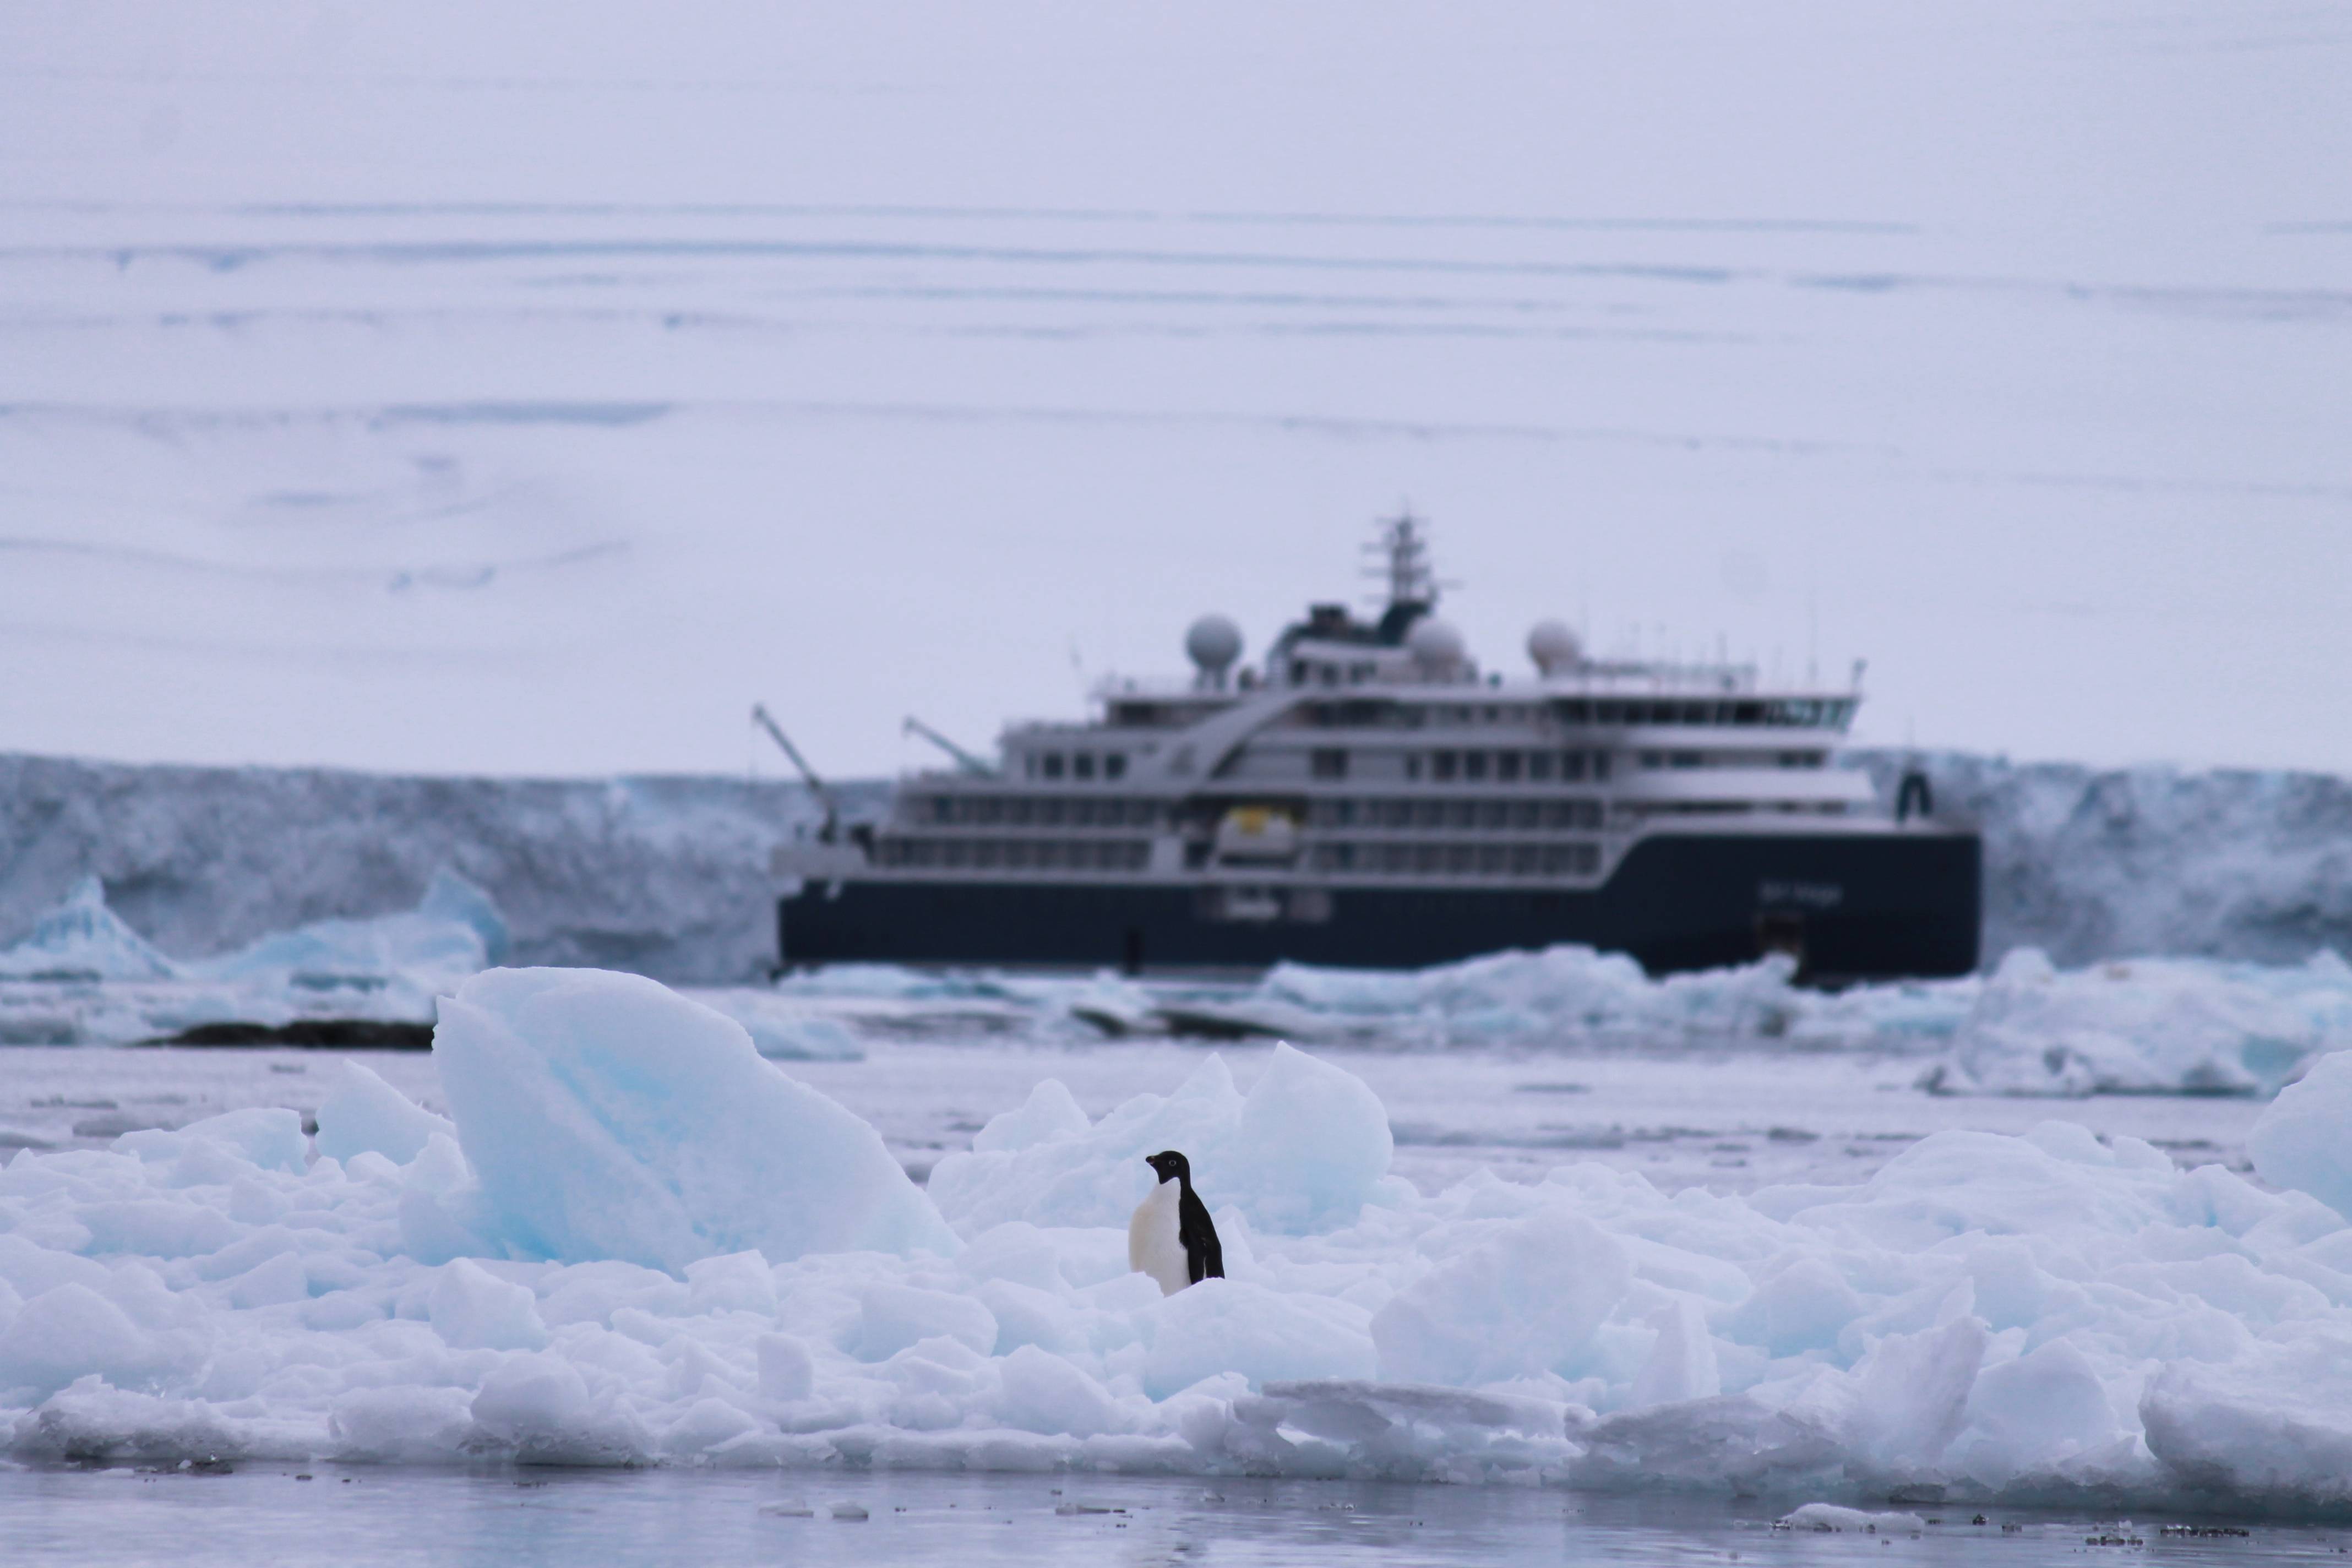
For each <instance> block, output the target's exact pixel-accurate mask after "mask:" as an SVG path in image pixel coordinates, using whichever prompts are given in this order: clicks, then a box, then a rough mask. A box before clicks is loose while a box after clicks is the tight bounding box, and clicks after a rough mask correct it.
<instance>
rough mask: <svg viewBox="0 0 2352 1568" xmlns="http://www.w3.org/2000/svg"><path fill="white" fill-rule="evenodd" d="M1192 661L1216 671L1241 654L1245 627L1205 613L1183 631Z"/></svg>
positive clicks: (1226, 666)
mask: <svg viewBox="0 0 2352 1568" xmlns="http://www.w3.org/2000/svg"><path fill="white" fill-rule="evenodd" d="M1184 651H1185V652H1186V653H1187V654H1189V655H1191V656H1192V662H1193V663H1194V664H1197V665H1199V666H1200V667H1201V668H1202V669H1204V670H1206V671H1208V672H1210V673H1211V674H1215V673H1217V672H1218V671H1220V670H1223V669H1225V668H1228V667H1229V666H1231V665H1232V663H1233V662H1234V660H1235V659H1237V658H1241V656H1242V629H1241V627H1239V626H1235V625H1234V623H1233V622H1232V621H1230V620H1228V619H1226V618H1225V617H1224V616H1202V617H1201V618H1200V619H1199V620H1197V621H1194V622H1193V623H1192V629H1191V630H1189V631H1187V632H1186V633H1185V634H1184Z"/></svg>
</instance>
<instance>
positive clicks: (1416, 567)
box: [1365, 502, 1438, 607]
mask: <svg viewBox="0 0 2352 1568" xmlns="http://www.w3.org/2000/svg"><path fill="white" fill-rule="evenodd" d="M1380 530H1381V531H1380V537H1379V538H1378V539H1376V540H1374V541H1373V542H1371V543H1370V544H1369V545H1366V546H1365V549H1366V551H1367V552H1370V553H1372V554H1376V555H1380V556H1381V557H1383V558H1384V563H1383V564H1382V565H1381V567H1379V568H1377V569H1376V570H1375V571H1374V572H1373V573H1372V575H1374V576H1379V577H1385V578H1386V579H1387V580H1388V590H1389V603H1390V604H1391V605H1430V606H1433V607H1434V606H1435V605H1436V604H1437V590H1438V582H1437V576H1436V574H1435V573H1433V572H1432V571H1431V570H1430V565H1429V538H1428V536H1427V535H1426V534H1424V533H1423V532H1422V531H1421V520H1420V519H1419V518H1417V517H1415V516H1413V515H1412V503H1411V502H1407V503H1406V504H1405V505H1404V507H1403V508H1402V510H1399V511H1398V513H1397V514H1396V516H1394V517H1392V518H1388V519H1385V520H1383V521H1381V524H1380Z"/></svg>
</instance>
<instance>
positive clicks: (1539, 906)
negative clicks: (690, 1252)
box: [777, 832, 1983, 981]
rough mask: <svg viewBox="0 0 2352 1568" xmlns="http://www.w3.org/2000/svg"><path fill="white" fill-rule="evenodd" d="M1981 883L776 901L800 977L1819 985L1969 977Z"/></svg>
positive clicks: (1959, 863)
mask: <svg viewBox="0 0 2352 1568" xmlns="http://www.w3.org/2000/svg"><path fill="white" fill-rule="evenodd" d="M1982 888H1983V872H1982V867H1981V855H1980V849H1979V841H1978V839H1977V838H1976V837H1975V836H1974V835H1972V834H1964V833H1944V832H1915V833H1893V834H1870V835H1859V834H1822V835H1817V836H1798V835H1783V834H1770V835H1766V834H1752V835H1744V834H1722V835H1715V836H1701V835H1687V836H1685V835H1673V836H1664V835H1662V836H1659V837H1652V838H1646V839H1644V840H1643V841H1642V842H1640V843H1639V844H1637V845H1635V846H1634V847H1633V849H1632V850H1631V851H1630V852H1629V853H1628V854H1627V855H1626V857H1625V858H1624V860H1623V862H1622V864H1621V865H1620V866H1619V867H1618V868H1617V871H1616V874H1615V875H1613V876H1612V877H1611V878H1610V879H1609V881H1608V882H1607V883H1606V884H1605V885H1604V886H1602V887H1601V888H1599V889H1593V890H1591V891H1577V892H1567V891H1551V890H1542V891H1538V890H1532V889H1530V890H1520V889H1438V888H1431V889H1417V888H1415V889H1406V888H1349V887H1345V886H1341V887H1335V888H1333V889H1331V892H1330V901H1329V908H1328V918H1326V919H1320V920H1316V921H1290V920H1269V921H1240V920H1230V919H1221V918H1216V917H1215V916H1213V914H1211V913H1208V912H1206V910H1205V909H1204V905H1203V901H1202V899H1201V897H1200V895H1199V893H1198V891H1197V890H1196V889H1192V888H1182V887H1168V886H1154V885H1151V884H1148V883H1132V882H1130V883H1120V882H1118V881H1114V880H1110V879H1106V880H1105V881H1103V882H1102V883H1100V884H1080V883H1076V882H1018V881H1009V880H1008V881H984V882H983V881H978V880H974V879H966V878H959V879H952V880H951V879H940V880H938V881H932V882H923V881H899V880H890V881H881V880H876V881H863V880H851V881H845V882H841V883H834V884H827V883H823V882H810V883H808V884H807V885H806V886H805V887H804V888H803V890H802V891H801V892H799V893H797V894H794V895H793V896H792V897H789V898H786V899H784V900H782V901H781V902H780V904H779V906H778V910H777V917H778V928H779V931H778V934H779V938H780V942H781V946H782V957H783V961H784V962H785V963H787V964H805V963H849V962H861V963H976V964H1005V965H1032V964H1034V965H1052V966H1061V965H1073V966H1081V967H1103V968H1124V969H1129V970H1134V969H1161V968H1166V969H1193V968H1234V969H1252V968H1262V967H1264V966H1265V965H1268V964H1271V963H1277V962H1280V961H1283V960H1290V961H1293V962H1297V963H1316V964H1328V965H1335V966H1341V967H1349V968H1374V969H1388V968H1413V967H1419V966H1421V965H1423V964H1430V963H1446V962H1449V961H1452V960H1454V959H1460V958H1468V957H1471V956H1474V955H1475V954H1478V953H1482V952H1498V951H1500V950H1502V949H1506V948H1539V947H1546V946H1549V945H1551V944H1553V943H1556V942H1581V943H1584V944H1586V945H1589V946H1591V947H1597V948H1601V949H1604V950H1607V951H1612V952H1626V953H1630V954H1632V955H1633V958H1635V959H1636V960H1637V961H1639V962H1640V963H1641V964H1642V965H1643V968H1645V969H1647V970H1649V971H1651V972H1652V973H1664V972H1668V971H1673V970H1685V969H1706V968H1713V967H1716V966H1718V965H1722V964H1731V963H1748V962H1749V961H1750V960H1752V959H1754V958H1756V957H1757V956H1758V955H1759V953H1761V952H1768V951H1772V950H1775V949H1780V950H1785V951H1790V952H1795V953H1797V954H1798V955H1799V956H1800V958H1801V963H1802V965H1803V969H1804V972H1805V973H1806V974H1807V975H1808V976H1811V977H1813V978H1816V979H1820V980H1823V981H1837V980H1846V979H1882V978H1891V977H1896V976H1905V975H1949V974H1964V973H1968V972H1969V971H1970V970H1972V969H1974V968H1975V967H1976V964H1977V948H1978V932H1979V925H1980V914H1981V905H1982Z"/></svg>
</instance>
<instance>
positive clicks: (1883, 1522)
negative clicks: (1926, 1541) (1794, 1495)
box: [1778, 1502, 1927, 1535]
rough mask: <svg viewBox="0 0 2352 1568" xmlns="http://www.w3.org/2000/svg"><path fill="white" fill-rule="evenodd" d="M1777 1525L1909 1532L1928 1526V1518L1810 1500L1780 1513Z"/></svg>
mask: <svg viewBox="0 0 2352 1568" xmlns="http://www.w3.org/2000/svg"><path fill="white" fill-rule="evenodd" d="M1778 1526H1779V1528H1780V1529H1783V1530H1811V1531H1822V1532H1824V1533H1826V1532H1829V1531H1844V1530H1850V1531H1854V1532H1856V1533H1857V1534H1874V1535H1908V1534H1910V1533H1911V1532H1912V1531H1921V1530H1925V1529H1927V1521H1926V1520H1924V1519H1922V1518H1920V1517H1919V1516H1918V1515H1917V1514H1916V1513H1902V1512H1895V1513H1872V1512H1870V1511H1869V1510H1866V1509H1859V1508H1844V1507H1841V1506H1840V1505H1839V1504H1837V1503H1833V1502H1809V1503H1807V1504H1805V1505H1804V1506H1803V1507H1802V1508H1795V1509H1790V1510H1789V1511H1788V1512H1787V1513H1785V1514H1782V1515H1781V1516H1780V1520H1779V1521H1778Z"/></svg>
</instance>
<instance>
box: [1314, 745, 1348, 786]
mask: <svg viewBox="0 0 2352 1568" xmlns="http://www.w3.org/2000/svg"><path fill="white" fill-rule="evenodd" d="M1307 772H1308V773H1312V774H1313V775H1314V776H1315V777H1317V778H1318V779H1343V778H1346V777H1347V776H1348V753H1347V752H1345V751H1343V750H1341V749H1340V748H1339V747H1338V746H1318V747H1317V748H1316V749H1315V750H1314V752H1311V753H1310V754H1309V756H1308V758H1307Z"/></svg>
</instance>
